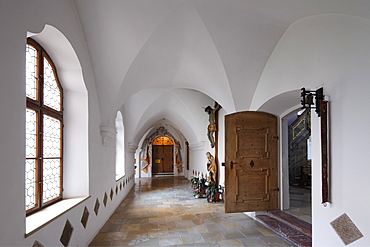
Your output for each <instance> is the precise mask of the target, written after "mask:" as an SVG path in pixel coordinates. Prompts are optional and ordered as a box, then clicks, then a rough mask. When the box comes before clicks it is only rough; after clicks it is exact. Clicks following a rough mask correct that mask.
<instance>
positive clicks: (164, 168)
mask: <svg viewBox="0 0 370 247" xmlns="http://www.w3.org/2000/svg"><path fill="white" fill-rule="evenodd" d="M152 153H153V170H152V174H153V175H163V174H166V175H173V174H174V173H173V164H174V162H173V157H174V155H173V141H172V140H171V139H170V138H168V137H166V136H160V137H157V138H156V139H155V140H154V141H153V146H152Z"/></svg>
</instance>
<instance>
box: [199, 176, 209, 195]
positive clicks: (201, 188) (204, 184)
mask: <svg viewBox="0 0 370 247" xmlns="http://www.w3.org/2000/svg"><path fill="white" fill-rule="evenodd" d="M198 188H199V192H200V195H199V197H204V196H205V194H206V189H207V179H206V178H203V177H202V178H201V179H199V187H198Z"/></svg>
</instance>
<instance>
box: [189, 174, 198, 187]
mask: <svg viewBox="0 0 370 247" xmlns="http://www.w3.org/2000/svg"><path fill="white" fill-rule="evenodd" d="M190 181H191V185H192V187H193V190H196V189H197V188H198V187H199V178H198V177H192V178H191V179H190Z"/></svg>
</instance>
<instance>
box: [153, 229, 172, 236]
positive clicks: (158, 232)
mask: <svg viewBox="0 0 370 247" xmlns="http://www.w3.org/2000/svg"><path fill="white" fill-rule="evenodd" d="M168 236H169V233H168V230H167V229H155V230H149V231H148V238H159V237H168Z"/></svg>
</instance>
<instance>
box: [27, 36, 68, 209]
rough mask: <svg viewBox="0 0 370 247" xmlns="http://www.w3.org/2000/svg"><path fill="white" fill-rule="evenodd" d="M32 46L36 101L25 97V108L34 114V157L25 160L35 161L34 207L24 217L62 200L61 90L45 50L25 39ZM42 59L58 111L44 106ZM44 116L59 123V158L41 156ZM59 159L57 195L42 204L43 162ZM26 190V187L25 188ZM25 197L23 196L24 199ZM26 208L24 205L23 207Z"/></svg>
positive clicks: (34, 42)
mask: <svg viewBox="0 0 370 247" xmlns="http://www.w3.org/2000/svg"><path fill="white" fill-rule="evenodd" d="M26 45H29V46H32V47H33V48H35V49H36V51H37V59H36V100H34V99H31V98H29V97H27V96H26V108H27V109H30V110H33V111H35V112H36V115H37V117H36V157H34V158H27V157H26V160H27V159H34V160H35V170H36V171H35V180H34V182H35V198H34V199H35V206H34V207H32V208H30V209H28V210H27V209H26V215H27V216H28V215H30V214H32V213H35V212H37V211H39V210H41V209H43V208H45V207H47V206H50V205H52V204H54V203H56V202H59V201H61V200H62V199H63V126H64V124H63V88H62V85H61V84H60V81H59V77H58V73H57V69H56V67H55V64H54V62H53V61H52V59H51V58H50V56H49V55H48V53H47V52H46V51H45V49H44V48H43V47H42V46H41V45H40V44H39V43H37V42H36V41H35V40H33V39H31V38H27V44H26ZM44 58H45V59H46V60H47V61H48V63H49V64H50V66H51V68H52V71H53V74H54V78H55V81H56V84H57V86H58V88H59V93H60V106H59V107H60V111H58V110H55V109H53V108H51V107H49V106H47V105H44V97H43V96H44ZM44 116H49V117H51V118H55V119H58V120H59V121H60V157H48V158H45V157H44V154H43V150H44V148H43V141H44V130H43V125H44V123H43V119H44ZM53 158H54V159H55V158H57V159H59V160H60V166H59V174H60V181H59V193H58V196H57V197H54V198H53V199H51V200H49V201H47V202H43V197H44V196H43V195H44V190H43V160H46V159H53ZM25 189H26V187H25ZM26 196H27V195H25V198H26ZM25 206H26V205H25Z"/></svg>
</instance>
